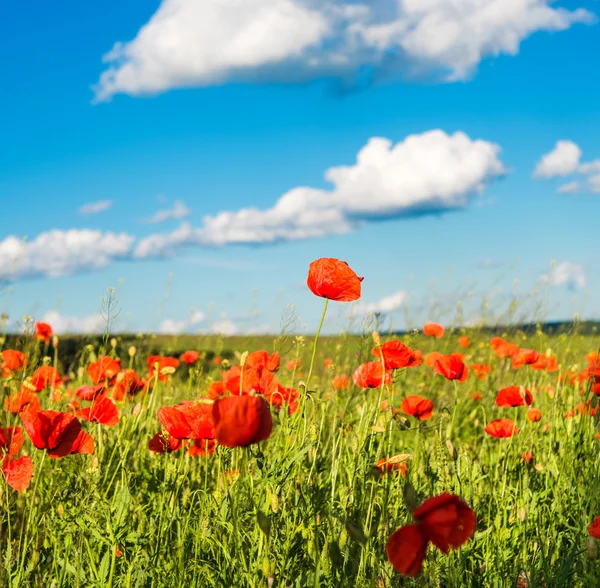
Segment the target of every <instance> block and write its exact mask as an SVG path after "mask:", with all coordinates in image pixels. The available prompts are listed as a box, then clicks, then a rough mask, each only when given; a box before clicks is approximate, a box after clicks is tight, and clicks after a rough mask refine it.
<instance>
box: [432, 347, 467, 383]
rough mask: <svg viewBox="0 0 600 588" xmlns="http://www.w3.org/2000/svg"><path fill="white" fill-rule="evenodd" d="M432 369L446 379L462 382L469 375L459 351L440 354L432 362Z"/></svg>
mask: <svg viewBox="0 0 600 588" xmlns="http://www.w3.org/2000/svg"><path fill="white" fill-rule="evenodd" d="M433 371H434V372H435V373H436V374H440V375H441V376H444V378H447V379H448V380H458V381H459V382H464V381H465V380H466V379H467V378H468V377H469V368H468V367H467V366H466V365H465V362H464V361H463V356H462V354H461V353H450V354H449V355H442V357H440V358H439V359H438V360H437V361H436V362H435V363H434V364H433Z"/></svg>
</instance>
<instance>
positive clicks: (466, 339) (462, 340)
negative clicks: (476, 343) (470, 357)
mask: <svg viewBox="0 0 600 588" xmlns="http://www.w3.org/2000/svg"><path fill="white" fill-rule="evenodd" d="M458 344H459V345H460V346H461V347H464V348H465V349H466V348H467V347H468V346H469V345H470V344H471V339H469V337H467V336H466V335H463V336H462V337H459V338H458Z"/></svg>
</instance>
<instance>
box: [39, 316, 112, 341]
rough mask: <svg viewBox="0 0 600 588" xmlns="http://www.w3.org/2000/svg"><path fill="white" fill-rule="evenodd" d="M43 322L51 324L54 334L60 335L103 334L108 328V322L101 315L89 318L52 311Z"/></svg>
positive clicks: (43, 318) (44, 317)
mask: <svg viewBox="0 0 600 588" xmlns="http://www.w3.org/2000/svg"><path fill="white" fill-rule="evenodd" d="M41 320H42V321H43V322H45V323H48V324H50V325H51V326H52V329H53V330H54V332H55V333H56V334H58V335H60V334H62V333H67V334H80V333H81V334H87V333H101V332H103V331H104V329H105V327H106V320H105V319H104V317H103V316H102V315H101V314H100V313H96V314H90V315H87V316H65V315H62V314H60V313H59V312H57V311H56V310H51V311H49V312H47V313H46V314H45V315H44V316H43V317H42V319H41Z"/></svg>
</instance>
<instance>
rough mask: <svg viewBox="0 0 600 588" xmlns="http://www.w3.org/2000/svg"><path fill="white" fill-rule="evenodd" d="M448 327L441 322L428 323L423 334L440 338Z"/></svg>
mask: <svg viewBox="0 0 600 588" xmlns="http://www.w3.org/2000/svg"><path fill="white" fill-rule="evenodd" d="M445 332H446V329H444V327H443V326H442V325H440V324H439V323H427V324H425V325H424V326H423V334H424V335H427V336H428V337H435V338H436V339H439V338H440V337H442V336H443V335H444V333H445Z"/></svg>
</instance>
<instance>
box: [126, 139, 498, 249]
mask: <svg viewBox="0 0 600 588" xmlns="http://www.w3.org/2000/svg"><path fill="white" fill-rule="evenodd" d="M499 151H500V148H499V146H498V145H495V144H494V143H489V142H487V141H483V140H472V139H471V138H469V137H468V136H467V135H466V134H465V133H462V132H456V133H454V134H453V135H448V134H446V133H445V132H443V131H441V130H433V131H428V132H426V133H423V134H420V135H410V136H409V137H407V138H406V139H404V141H401V142H399V143H397V144H395V145H394V144H393V143H392V142H391V141H389V140H388V139H384V138H379V137H375V138H372V139H370V140H369V141H368V143H367V144H366V145H365V146H364V147H363V148H362V149H361V150H360V151H359V152H358V155H357V159H356V163H355V164H354V165H350V166H339V167H332V168H329V169H328V170H327V171H326V172H325V178H326V179H327V180H328V181H329V182H330V183H331V184H333V188H332V189H331V190H321V189H317V188H310V187H297V188H293V189H292V190H290V191H289V192H287V193H286V194H284V195H283V196H282V197H281V198H280V199H279V200H278V201H277V202H276V203H275V205H274V206H273V207H272V208H268V209H266V210H259V209H256V208H244V209H242V210H239V211H236V212H220V213H219V214H217V215H215V216H207V217H205V218H204V220H203V224H202V226H200V227H197V228H195V227H192V226H191V225H190V224H188V223H183V224H182V225H181V226H180V227H179V228H178V229H176V230H174V231H173V232H171V233H163V234H155V235H150V236H148V237H146V238H145V239H142V240H141V241H140V242H139V243H138V244H137V246H136V248H135V251H134V256H135V257H138V258H144V257H156V256H166V255H172V254H173V253H174V252H175V250H176V249H177V248H178V247H181V246H185V245H192V244H196V245H208V246H210V245H213V246H214V245H217V246H220V245H228V244H233V243H245V244H249V243H255V244H256V243H273V242H277V241H293V240H301V239H309V238H315V237H321V236H324V235H330V234H339V233H347V232H350V231H352V230H354V229H356V228H357V227H359V226H360V225H362V224H364V223H366V222H370V221H374V220H383V219H386V218H393V217H401V216H411V215H413V216H414V215H424V214H438V213H441V212H444V211H447V210H456V209H461V208H465V207H466V206H467V205H468V204H469V201H470V198H471V196H472V195H473V194H481V193H483V191H484V189H485V187H486V186H487V184H488V183H489V182H490V181H492V180H493V179H494V178H497V177H499V176H502V175H503V174H504V173H505V168H504V166H503V164H502V162H501V161H500V159H499V157H498V155H499Z"/></svg>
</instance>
